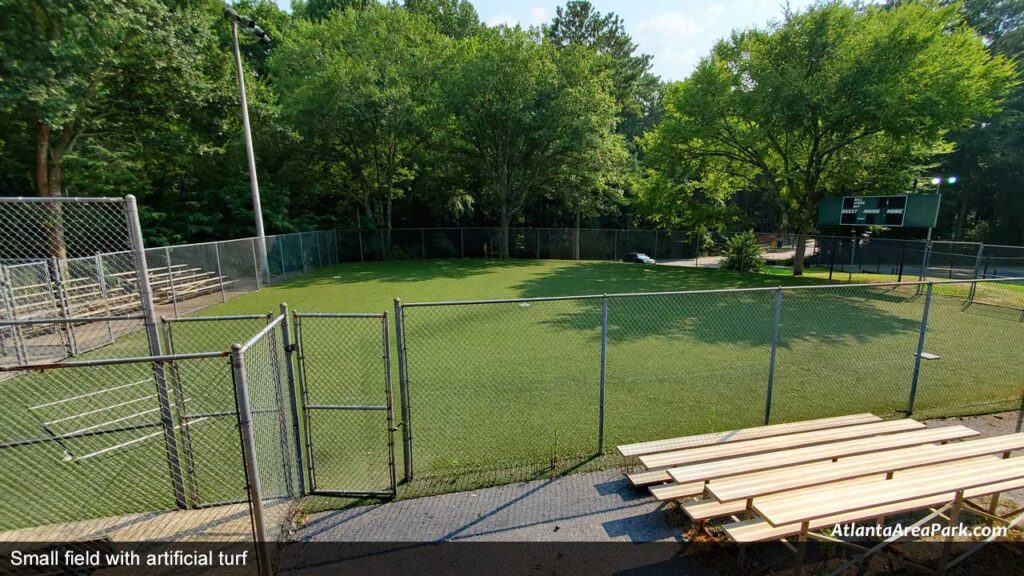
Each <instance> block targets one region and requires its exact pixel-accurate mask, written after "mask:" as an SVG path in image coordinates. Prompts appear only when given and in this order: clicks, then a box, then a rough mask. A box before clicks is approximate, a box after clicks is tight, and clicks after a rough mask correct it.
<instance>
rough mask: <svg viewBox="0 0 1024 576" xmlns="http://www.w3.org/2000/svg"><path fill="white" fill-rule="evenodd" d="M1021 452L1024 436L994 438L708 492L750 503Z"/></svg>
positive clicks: (790, 471) (825, 465)
mask: <svg viewBox="0 0 1024 576" xmlns="http://www.w3.org/2000/svg"><path fill="white" fill-rule="evenodd" d="M930 430H939V429H930ZM908 434H909V433H908ZM901 436H902V435H901ZM854 442H857V441H854ZM1021 449H1024V433H1017V434H1007V435H1004V436H992V437H989V438H980V439H977V440H971V441H967V442H957V443H955V444H950V445H945V446H940V445H918V446H912V447H909V448H899V449H893V450H885V451H882V452H873V453H868V454H863V455H860V456H850V457H849V458H843V459H841V460H839V461H838V462H832V461H827V462H816V463H813V464H804V465H798V466H789V467H785V468H778V469H772V470H767V471H758V472H753V473H748V474H741V475H738V476H730V477H727V478H721V479H719V480H717V481H715V482H711V483H709V484H708V485H707V489H708V492H709V493H710V494H711V495H712V496H713V497H715V498H716V499H718V500H719V501H722V502H727V501H730V500H746V499H748V498H755V497H758V496H766V495H768V494H774V493H778V492H785V491H789V490H794V489H797V488H803V487H806V486H813V485H816V484H825V483H828V482H835V481H839V480H845V479H850V478H857V477H861V476H870V475H872V474H877V473H886V472H896V471H900V470H906V469H910V468H916V467H919V466H930V465H934V464H941V463H945V462H951V461H955V460H962V459H966V458H971V457H975V456H985V455H991V454H1007V453H1009V452H1012V451H1014V450H1021Z"/></svg>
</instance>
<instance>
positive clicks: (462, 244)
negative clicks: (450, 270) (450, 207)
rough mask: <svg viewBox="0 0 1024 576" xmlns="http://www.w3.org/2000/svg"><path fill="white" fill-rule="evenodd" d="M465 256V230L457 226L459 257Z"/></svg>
mask: <svg viewBox="0 0 1024 576" xmlns="http://www.w3.org/2000/svg"><path fill="white" fill-rule="evenodd" d="M465 257H466V232H465V230H463V229H462V228H459V258H465Z"/></svg>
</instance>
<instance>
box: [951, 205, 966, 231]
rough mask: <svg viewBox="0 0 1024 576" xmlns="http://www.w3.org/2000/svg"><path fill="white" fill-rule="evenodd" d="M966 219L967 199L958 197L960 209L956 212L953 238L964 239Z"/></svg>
mask: <svg viewBox="0 0 1024 576" xmlns="http://www.w3.org/2000/svg"><path fill="white" fill-rule="evenodd" d="M965 220H967V199H966V198H960V209H959V210H958V211H957V213H956V226H955V228H954V231H953V239H954V240H963V239H964V221H965Z"/></svg>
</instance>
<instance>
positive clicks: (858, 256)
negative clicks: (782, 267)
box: [790, 236, 1024, 281]
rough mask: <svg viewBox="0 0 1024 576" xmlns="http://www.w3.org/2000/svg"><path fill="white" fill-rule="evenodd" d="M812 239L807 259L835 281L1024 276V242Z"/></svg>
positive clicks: (828, 237) (817, 237)
mask: <svg viewBox="0 0 1024 576" xmlns="http://www.w3.org/2000/svg"><path fill="white" fill-rule="evenodd" d="M806 242H807V263H808V264H809V265H811V266H815V267H818V268H821V269H822V270H827V271H828V277H829V279H834V280H846V279H849V278H850V277H851V276H852V275H853V274H877V275H887V276H894V277H896V279H897V280H898V281H902V280H922V279H925V278H942V279H973V278H1012V277H1020V276H1024V247H1022V246H1001V245H991V244H982V243H978V242H948V241H932V242H928V241H925V240H895V239H888V238H850V237H845V238H843V237H837V236H811V237H807V238H806ZM790 261H791V260H790Z"/></svg>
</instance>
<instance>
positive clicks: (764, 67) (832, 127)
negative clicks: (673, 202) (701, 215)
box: [644, 2, 1013, 230]
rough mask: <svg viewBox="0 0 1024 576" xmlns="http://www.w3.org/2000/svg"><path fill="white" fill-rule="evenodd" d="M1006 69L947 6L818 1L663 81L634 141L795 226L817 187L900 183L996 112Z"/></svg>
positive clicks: (801, 223) (737, 36)
mask: <svg viewBox="0 0 1024 576" xmlns="http://www.w3.org/2000/svg"><path fill="white" fill-rule="evenodd" d="M1012 73H1013V69H1012V65H1011V64H1010V62H1009V61H1008V60H1007V59H1006V58H1000V57H997V58H990V57H989V55H988V54H987V53H986V51H985V49H984V46H983V44H982V42H981V40H980V39H978V38H977V37H976V36H975V34H974V32H973V31H972V30H971V29H970V28H968V27H967V26H965V25H964V22H963V19H962V17H961V16H960V15H959V12H958V9H957V6H955V5H953V6H939V5H936V4H934V3H930V2H926V3H917V2H914V3H907V4H901V5H898V6H896V7H893V8H882V7H875V6H865V7H861V6H846V5H843V4H840V3H837V2H829V3H823V4H818V5H815V6H813V7H811V8H809V9H807V10H805V11H803V12H797V13H788V14H787V15H786V18H785V20H784V21H782V22H780V23H778V24H776V25H773V26H772V27H771V28H770V29H768V30H748V31H744V32H735V33H733V35H732V36H731V37H730V38H728V39H726V40H723V41H721V42H719V43H718V45H716V47H715V49H714V50H713V51H712V54H711V55H710V56H708V57H707V58H705V59H703V60H702V61H701V62H700V64H699V65H698V66H697V69H696V70H695V71H694V73H693V74H692V75H691V76H690V77H689V78H688V79H687V80H686V81H684V82H680V83H677V84H675V85H673V86H671V87H669V88H668V90H667V92H666V94H665V106H666V112H665V121H664V122H663V123H662V124H661V125H659V126H658V128H657V129H656V130H655V131H654V132H653V133H651V134H650V135H649V136H648V138H647V139H646V141H645V143H644V144H645V147H646V149H647V150H649V152H650V153H651V154H652V155H654V156H656V159H655V160H653V163H654V165H655V167H656V168H657V167H660V168H662V169H664V168H665V166H666V165H667V164H669V163H672V162H674V163H675V164H677V165H678V166H679V168H678V169H677V170H678V172H679V174H669V177H670V178H671V179H672V180H673V181H675V182H676V183H677V184H678V183H682V182H686V181H695V183H696V184H695V185H696V186H698V187H700V188H701V189H705V190H706V192H705V194H709V195H712V196H714V197H719V198H720V197H722V195H728V194H731V193H734V192H736V191H739V190H744V189H757V190H761V191H763V193H765V194H768V195H771V196H773V197H775V198H776V199H777V202H779V204H780V206H781V207H782V209H783V212H784V215H785V224H786V225H787V226H788V227H790V228H792V229H795V230H808V229H810V228H811V227H812V226H813V221H814V215H815V212H816V209H817V204H818V200H819V199H820V198H821V197H822V196H823V195H826V194H863V193H869V192H885V193H891V192H892V191H893V190H899V189H900V188H901V187H905V186H907V185H908V183H909V181H910V180H911V175H912V174H914V173H915V172H916V171H917V170H918V169H919V168H920V166H922V165H924V164H927V162H928V161H929V159H930V158H931V157H932V156H933V155H935V154H941V153H944V152H948V151H949V150H950V148H951V146H950V144H949V142H948V141H947V140H946V139H945V136H946V134H947V133H948V131H949V130H952V129H955V128H958V127H963V126H966V125H969V124H970V123H971V122H972V121H974V120H975V119H977V118H979V117H982V116H984V115H985V114H989V113H991V112H993V111H995V110H996V109H997V107H998V104H999V102H1000V99H1001V98H1002V97H1003V95H1004V94H1005V92H1006V89H1007V86H1008V84H1009V82H1010V79H1011V77H1012Z"/></svg>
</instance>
